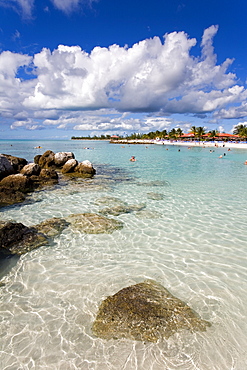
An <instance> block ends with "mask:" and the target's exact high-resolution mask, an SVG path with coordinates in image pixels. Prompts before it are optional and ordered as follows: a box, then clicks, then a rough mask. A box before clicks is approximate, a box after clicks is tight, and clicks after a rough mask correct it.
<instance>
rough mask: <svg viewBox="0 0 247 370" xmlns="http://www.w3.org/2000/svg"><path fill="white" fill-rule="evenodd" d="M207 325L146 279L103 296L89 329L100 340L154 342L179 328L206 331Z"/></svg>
mask: <svg viewBox="0 0 247 370" xmlns="http://www.w3.org/2000/svg"><path fill="white" fill-rule="evenodd" d="M210 325H211V324H210V323H209V322H207V321H205V320H202V319H201V318H200V317H199V316H198V315H197V313H196V312H195V311H193V310H192V309H191V308H190V307H189V306H188V305H187V304H186V303H184V302H183V301H181V300H180V299H178V298H176V297H174V296H173V295H172V294H171V293H170V292H169V291H168V290H167V289H165V288H164V287H163V286H162V285H160V284H158V283H156V282H155V281H152V280H149V281H145V282H143V283H139V284H136V285H132V286H129V287H127V288H124V289H122V290H120V291H119V292H118V293H116V294H114V295H113V296H110V297H108V298H106V299H105V300H104V301H103V302H102V303H101V305H100V307H99V311H98V314H97V317H96V319H95V321H94V323H93V327H92V330H93V333H94V334H95V335H96V336H98V337H100V338H103V339H121V338H127V339H132V340H138V341H147V342H157V341H158V340H161V339H163V338H165V339H167V338H169V337H170V336H171V335H173V334H174V333H176V332H178V331H180V330H184V329H187V330H190V331H191V332H194V331H198V330H199V331H205V330H206V328H207V327H208V326H210Z"/></svg>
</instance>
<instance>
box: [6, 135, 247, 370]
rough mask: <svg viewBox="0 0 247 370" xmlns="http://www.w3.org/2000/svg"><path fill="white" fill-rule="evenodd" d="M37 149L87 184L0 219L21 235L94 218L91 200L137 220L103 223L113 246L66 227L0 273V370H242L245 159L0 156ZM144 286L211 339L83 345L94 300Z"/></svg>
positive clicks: (119, 150) (56, 145)
mask: <svg viewBox="0 0 247 370" xmlns="http://www.w3.org/2000/svg"><path fill="white" fill-rule="evenodd" d="M36 146H41V147H42V148H40V149H35V147H36ZM48 149H50V150H53V151H54V152H60V151H72V152H73V153H74V154H75V157H76V159H78V160H79V161H83V160H86V159H87V160H89V161H90V162H92V164H93V166H94V168H95V169H96V175H95V177H94V178H93V179H86V180H84V181H82V182H81V181H75V182H69V183H68V184H67V185H65V184H60V185H58V186H55V187H54V188H49V189H46V190H42V191H39V192H35V193H33V194H32V196H31V198H30V201H29V202H26V203H24V204H22V205H20V204H17V205H14V206H10V207H4V208H1V209H0V220H14V221H17V222H22V223H23V224H24V225H26V226H31V225H35V224H37V223H39V222H41V221H43V220H46V219H48V218H51V217H61V218H64V217H65V218H66V217H68V216H69V215H71V214H76V213H83V212H94V213H98V212H99V211H100V209H102V208H103V206H102V199H103V200H107V199H109V203H111V199H112V198H116V200H119V201H120V200H121V201H124V202H126V203H128V204H129V205H143V207H144V206H145V208H144V209H143V210H142V211H140V212H138V211H136V212H131V213H126V214H120V215H119V216H109V217H113V218H115V219H118V220H120V221H122V222H123V224H124V227H123V228H122V229H120V230H116V231H114V232H113V233H112V234H84V233H82V232H80V231H76V232H75V231H73V230H72V229H71V228H70V227H68V228H67V229H65V230H64V231H63V232H62V234H61V235H59V236H58V237H56V238H55V240H54V242H53V243H52V244H51V245H46V246H42V247H40V248H38V249H35V250H33V251H32V252H30V253H27V254H25V255H22V256H21V257H20V258H14V259H12V260H11V266H10V265H8V266H7V265H6V266H5V265H2V266H1V269H2V271H1V282H2V283H3V284H2V285H1V286H0V291H1V294H0V299H1V303H0V317H1V324H0V363H1V366H0V367H1V369H2V370H7V369H8V370H29V369H35V370H36V369H37V370H39V369H49V370H58V369H59V370H63V369H64V370H70V369H83V370H89V369H90V370H109V369H110V370H134V369H135V370H163V369H164V370H171V369H172V370H173V369H180V370H192V369H193V370H230V369H234V370H243V369H246V368H247V349H246V343H247V320H246V317H247V294H246V292H247V238H246V225H247V197H246V194H247V166H246V165H244V162H245V160H246V159H247V150H245V149H231V150H230V151H229V150H227V149H226V148H215V149H214V151H210V148H202V147H191V148H190V149H189V148H187V147H179V146H171V145H170V146H165V145H164V146H163V145H155V144H153V145H118V144H110V143H109V142H107V141H84V140H83V141H80V140H67V141H42V140H39V141H38V140H37V141H31V140H30V141H28V140H26V141H3V140H2V141H0V153H5V154H12V155H15V156H19V157H23V158H26V159H27V160H28V161H30V162H32V161H33V158H34V156H35V155H37V154H43V153H44V152H45V151H46V150H48ZM224 154H225V155H224ZM132 155H134V156H135V157H136V162H130V161H129V159H130V157H131V156H132ZM221 155H222V158H219V157H220V156H221ZM147 279H152V280H155V281H157V282H158V283H160V284H161V285H163V286H164V287H165V288H167V289H168V290H169V291H170V292H171V293H172V294H173V295H174V296H176V297H178V298H179V299H181V300H182V301H184V302H186V303H187V304H188V305H189V306H190V307H191V308H193V310H195V311H196V312H197V313H198V314H199V315H200V317H201V318H202V319H204V320H208V321H209V322H210V323H211V324H212V325H211V327H209V328H208V329H207V330H206V331H205V332H196V333H191V332H189V331H181V332H179V333H176V334H174V335H173V336H171V337H170V338H169V339H167V340H161V341H159V342H157V343H144V342H138V341H131V340H127V339H120V340H114V339H112V340H108V341H107V340H103V339H100V338H97V337H96V336H94V335H93V333H92V330H91V328H92V324H93V321H94V319H95V317H96V315H97V310H98V308H99V305H100V303H101V302H102V300H103V299H105V298H106V297H107V296H109V295H112V294H115V293H116V292H118V291H119V290H120V289H122V288H124V287H127V286H129V285H132V284H136V283H139V282H143V281H145V280H147Z"/></svg>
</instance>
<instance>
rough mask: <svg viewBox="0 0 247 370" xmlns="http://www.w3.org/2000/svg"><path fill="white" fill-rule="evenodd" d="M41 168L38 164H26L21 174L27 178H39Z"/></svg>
mask: <svg viewBox="0 0 247 370" xmlns="http://www.w3.org/2000/svg"><path fill="white" fill-rule="evenodd" d="M40 171H41V168H40V166H39V165H38V164H36V163H29V164H26V166H24V167H23V168H22V170H21V174H23V175H25V176H39V174H40Z"/></svg>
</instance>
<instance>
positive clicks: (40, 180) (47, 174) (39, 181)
mask: <svg viewBox="0 0 247 370" xmlns="http://www.w3.org/2000/svg"><path fill="white" fill-rule="evenodd" d="M31 180H32V181H33V183H34V184H35V187H36V188H37V187H39V188H40V187H43V186H49V185H55V184H57V183H58V174H57V172H56V171H55V170H54V169H51V168H42V170H41V171H40V174H39V176H34V175H33V176H31Z"/></svg>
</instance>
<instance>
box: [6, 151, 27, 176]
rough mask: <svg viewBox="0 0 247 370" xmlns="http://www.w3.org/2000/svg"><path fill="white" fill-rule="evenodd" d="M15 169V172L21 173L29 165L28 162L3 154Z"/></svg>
mask: <svg viewBox="0 0 247 370" xmlns="http://www.w3.org/2000/svg"><path fill="white" fill-rule="evenodd" d="M2 155H3V156H4V157H5V158H7V159H8V161H9V162H10V163H11V165H12V166H13V168H14V172H15V173H17V172H20V170H21V169H22V168H23V167H24V166H25V165H26V164H27V160H26V159H25V158H20V157H15V156H13V155H10V154H2Z"/></svg>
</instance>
